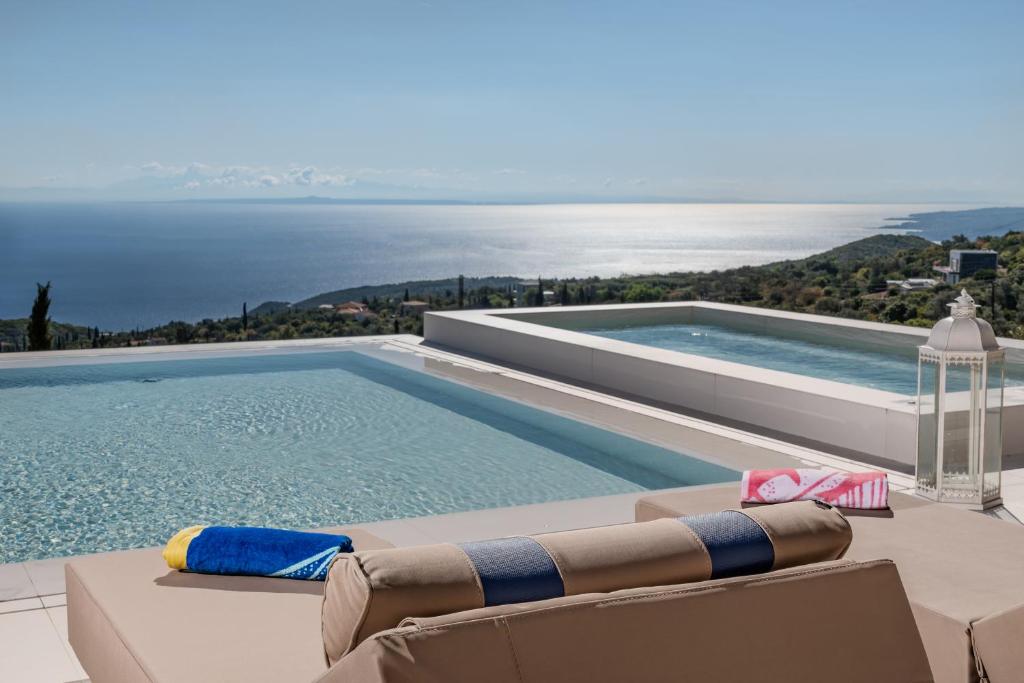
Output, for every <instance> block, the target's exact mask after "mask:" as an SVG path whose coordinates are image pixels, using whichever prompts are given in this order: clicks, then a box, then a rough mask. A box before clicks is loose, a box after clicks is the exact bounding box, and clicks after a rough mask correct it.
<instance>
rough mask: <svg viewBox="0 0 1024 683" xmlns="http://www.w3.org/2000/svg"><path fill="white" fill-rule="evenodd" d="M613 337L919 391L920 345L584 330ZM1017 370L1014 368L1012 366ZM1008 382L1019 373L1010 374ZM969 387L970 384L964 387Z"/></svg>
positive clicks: (699, 327)
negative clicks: (880, 346)
mask: <svg viewBox="0 0 1024 683" xmlns="http://www.w3.org/2000/svg"><path fill="white" fill-rule="evenodd" d="M582 331H584V332H587V333H588V334H594V335H597V336H599V337H606V338H608V339H618V340H620V341H626V342H633V343H634V344H644V345H646V346H654V347H657V348H659V349H668V350H670V351H681V352H683V353H691V354H694V355H698V356H706V357H708V358H717V359H719V360H725V361H731V362H733V363H743V364H745V365H754V366H756V367H760V368H767V369H770V370H781V371H783V372H792V373H796V374H798V375H807V376H810V377H817V378H819V379H828V380H833V381H836V382H844V383H847V384H857V385H860V386H863V387H870V388H872V389H881V390H882V391H891V392H894V393H897V394H917V349H916V348H915V347H908V348H906V349H905V350H904V349H895V348H891V347H889V348H885V349H881V348H879V347H872V346H869V345H868V344H865V343H861V344H859V345H857V344H855V343H854V342H853V341H852V340H851V342H850V343H849V344H848V345H840V344H837V343H817V342H814V341H810V340H807V339H798V338H790V337H783V336H775V335H770V334H765V333H763V332H749V331H745V330H741V329H734V328H730V327H727V326H724V325H711V324H689V323H673V324H665V325H643V326H636V327H615V328H611V327H603V328H602V327H595V328H588V329H585V330H582ZM1010 370H1012V371H1014V372H1015V370H1013V369H1010ZM1006 383H1007V385H1016V384H1020V383H1021V381H1020V378H1019V377H1018V376H1017V375H1016V374H1014V375H1013V376H1010V375H1009V374H1008V375H1007V382H1006ZM965 388H966V387H965Z"/></svg>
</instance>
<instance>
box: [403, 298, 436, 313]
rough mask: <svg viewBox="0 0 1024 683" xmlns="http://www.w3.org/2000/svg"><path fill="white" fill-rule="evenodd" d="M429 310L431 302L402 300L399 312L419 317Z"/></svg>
mask: <svg viewBox="0 0 1024 683" xmlns="http://www.w3.org/2000/svg"><path fill="white" fill-rule="evenodd" d="M429 310H430V304H428V303H427V302H426V301H416V300H412V301H403V302H402V308H401V309H400V311H399V312H400V313H401V314H402V315H414V316H417V317H419V316H421V315H423V314H424V313H426V312H427V311H429Z"/></svg>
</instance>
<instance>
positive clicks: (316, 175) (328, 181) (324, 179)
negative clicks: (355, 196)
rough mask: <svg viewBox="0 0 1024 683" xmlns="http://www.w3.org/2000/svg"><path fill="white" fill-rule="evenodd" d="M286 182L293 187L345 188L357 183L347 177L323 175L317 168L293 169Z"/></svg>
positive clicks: (286, 177)
mask: <svg viewBox="0 0 1024 683" xmlns="http://www.w3.org/2000/svg"><path fill="white" fill-rule="evenodd" d="M284 180H285V182H288V183H292V184H293V185H303V186H306V187H309V186H312V185H321V186H332V185H333V186H345V185H351V184H352V183H353V182H355V181H354V180H352V178H349V177H348V176H346V175H341V174H330V173H323V172H321V171H320V170H319V169H318V168H317V167H316V166H306V167H304V168H291V169H289V170H288V172H287V173H286V174H285V177H284Z"/></svg>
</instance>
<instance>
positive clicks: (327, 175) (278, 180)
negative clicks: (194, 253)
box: [127, 161, 355, 190]
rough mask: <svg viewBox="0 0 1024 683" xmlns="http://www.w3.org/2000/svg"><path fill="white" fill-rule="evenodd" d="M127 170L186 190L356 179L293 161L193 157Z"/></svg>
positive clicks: (336, 183) (323, 184)
mask: <svg viewBox="0 0 1024 683" xmlns="http://www.w3.org/2000/svg"><path fill="white" fill-rule="evenodd" d="M127 168H128V169H130V170H134V171H135V172H137V173H141V174H142V176H143V177H146V178H150V179H153V178H161V179H170V180H177V182H176V183H175V184H174V187H176V188H178V189H186V190H198V189H202V188H207V189H211V190H214V189H216V190H228V189H232V188H234V189H239V188H242V189H254V190H263V189H268V188H277V187H283V186H287V185H298V186H300V187H345V186H348V185H352V184H354V183H355V178H354V177H353V176H351V175H348V174H345V173H340V172H336V171H333V170H332V171H322V170H320V169H319V168H317V167H316V166H305V165H299V164H294V165H292V166H290V167H288V168H286V169H285V170H274V169H271V168H269V167H267V166H245V165H240V164H232V165H216V164H206V163H202V162H198V161H194V162H192V163H190V164H187V165H182V164H172V163H165V162H160V161H150V162H147V163H145V164H142V165H141V166H129V167H127Z"/></svg>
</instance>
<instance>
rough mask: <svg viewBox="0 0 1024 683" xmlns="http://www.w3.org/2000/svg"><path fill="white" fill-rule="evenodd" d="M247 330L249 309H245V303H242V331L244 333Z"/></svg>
mask: <svg viewBox="0 0 1024 683" xmlns="http://www.w3.org/2000/svg"><path fill="white" fill-rule="evenodd" d="M248 329H249V309H248V308H246V306H245V302H244V301H243V302H242V331H243V332H245V331H246V330H248Z"/></svg>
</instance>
